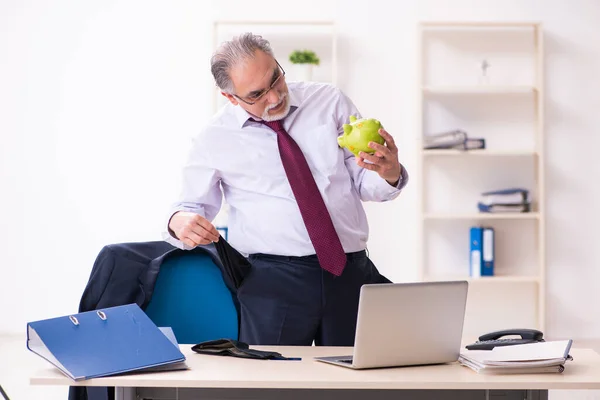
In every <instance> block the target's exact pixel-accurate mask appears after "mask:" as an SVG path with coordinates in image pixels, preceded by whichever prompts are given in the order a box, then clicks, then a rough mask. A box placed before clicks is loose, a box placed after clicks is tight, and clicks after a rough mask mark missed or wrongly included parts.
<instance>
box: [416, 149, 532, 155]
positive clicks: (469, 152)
mask: <svg viewBox="0 0 600 400" xmlns="http://www.w3.org/2000/svg"><path fill="white" fill-rule="evenodd" d="M421 153H422V154H423V156H461V157H477V156H486V157H488V156H489V157H523V156H537V155H538V153H537V152H536V151H527V150H523V151H520V150H491V149H477V150H455V149H431V150H422V151H421Z"/></svg>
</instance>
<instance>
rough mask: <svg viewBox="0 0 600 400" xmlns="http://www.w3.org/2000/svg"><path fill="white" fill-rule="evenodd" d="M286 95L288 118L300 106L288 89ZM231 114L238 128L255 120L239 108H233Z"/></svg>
mask: <svg viewBox="0 0 600 400" xmlns="http://www.w3.org/2000/svg"><path fill="white" fill-rule="evenodd" d="M288 93H289V94H288V96H289V97H290V112H289V113H288V115H287V116H290V115H292V114H293V113H294V112H295V111H296V110H297V109H298V107H299V106H300V101H299V100H298V96H296V94H295V93H294V92H293V91H292V90H291V89H289V91H288ZM233 113H234V115H235V119H236V121H237V123H238V126H239V127H240V128H245V127H246V125H248V124H249V123H252V121H253V120H254V118H255V117H254V115H252V114H250V113H249V112H248V111H246V110H244V109H243V108H242V107H240V106H235V107H234V109H233ZM287 116H286V117H287Z"/></svg>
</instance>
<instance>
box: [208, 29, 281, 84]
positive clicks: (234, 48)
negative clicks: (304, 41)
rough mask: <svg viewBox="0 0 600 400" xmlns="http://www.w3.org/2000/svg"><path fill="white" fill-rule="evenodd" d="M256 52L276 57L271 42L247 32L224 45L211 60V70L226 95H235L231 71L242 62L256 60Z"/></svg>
mask: <svg viewBox="0 0 600 400" xmlns="http://www.w3.org/2000/svg"><path fill="white" fill-rule="evenodd" d="M256 50H261V51H262V52H264V53H266V54H268V55H270V56H272V57H275V56H274V55H273V50H272V49H271V45H270V44H269V41H268V40H266V39H263V37H262V36H259V35H255V34H253V33H250V32H247V33H244V34H242V35H240V36H236V37H234V38H233V39H231V40H230V41H227V42H224V43H222V44H221V45H220V46H219V48H218V49H217V51H215V53H214V54H213V56H212V58H211V60H210V70H211V72H212V74H213V78H215V83H216V85H217V86H218V87H219V88H220V89H221V90H222V91H224V92H225V93H230V94H232V93H233V82H231V77H230V76H229V71H230V70H231V68H233V67H234V66H235V65H237V63H239V62H240V61H243V60H246V59H249V58H254V53H255V52H256Z"/></svg>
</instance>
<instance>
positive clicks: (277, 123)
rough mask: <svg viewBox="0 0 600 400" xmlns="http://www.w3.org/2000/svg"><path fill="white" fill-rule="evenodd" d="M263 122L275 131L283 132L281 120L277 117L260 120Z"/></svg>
mask: <svg viewBox="0 0 600 400" xmlns="http://www.w3.org/2000/svg"><path fill="white" fill-rule="evenodd" d="M261 122H262V123H263V124H265V125H266V126H268V127H269V128H271V129H273V130H274V131H275V132H285V129H283V120H281V119H278V120H277V121H261Z"/></svg>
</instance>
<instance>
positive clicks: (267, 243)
mask: <svg viewBox="0 0 600 400" xmlns="http://www.w3.org/2000/svg"><path fill="white" fill-rule="evenodd" d="M288 88H289V96H290V98H289V101H290V104H291V108H290V113H289V114H288V116H287V117H286V118H285V119H284V121H283V125H284V128H285V129H286V131H287V132H288V134H289V135H290V136H291V137H292V138H293V139H294V140H295V141H296V142H297V143H298V146H300V149H302V152H303V153H304V156H305V157H306V160H307V162H308V165H309V167H310V169H311V171H312V173H313V176H314V178H315V181H316V183H317V186H318V188H319V191H320V192H321V195H322V196H323V200H324V201H325V204H326V205H327V209H328V210H329V213H330V215H331V218H332V220H333V225H334V227H335V229H336V231H337V233H338V235H339V237H340V240H341V242H342V246H343V248H344V251H345V252H347V253H348V252H355V251H360V250H364V249H365V248H366V244H367V239H368V236H369V227H368V223H367V218H366V215H365V211H364V209H363V207H362V204H361V200H362V201H380V202H381V201H388V200H392V199H394V198H396V197H397V196H398V195H399V194H400V190H401V189H402V188H403V187H404V186H405V185H406V183H407V180H408V175H407V173H406V171H405V170H404V168H402V170H403V173H402V177H401V178H400V181H399V182H398V185H397V186H396V187H393V186H391V185H390V184H389V183H387V182H386V181H385V180H384V179H382V178H381V177H380V176H379V175H378V174H377V173H376V172H373V171H369V170H366V169H364V168H362V167H360V166H358V165H357V164H356V160H355V157H354V155H353V154H352V153H350V151H348V150H347V149H342V148H340V147H339V146H338V143H337V137H338V135H340V134H342V133H343V127H342V126H343V124H345V123H349V117H350V115H355V116H357V118H360V114H359V113H358V110H357V109H356V107H355V106H354V104H353V103H352V101H351V100H350V99H349V98H348V97H346V96H345V95H344V94H343V93H342V92H341V91H340V90H339V89H337V88H336V87H334V86H331V85H328V84H322V83H307V82H297V83H296V82H289V83H288ZM250 117H252V116H251V115H250V114H248V113H247V112H246V111H245V110H244V109H243V108H241V107H239V106H234V105H232V104H227V105H225V106H224V107H223V108H222V109H221V110H220V111H219V112H218V113H217V114H216V115H215V116H214V117H213V118H212V120H211V121H210V122H209V123H208V125H207V126H206V127H205V128H204V129H203V130H202V131H201V132H200V133H199V134H198V135H197V136H196V137H195V138H194V140H193V146H192V149H191V152H190V154H189V158H188V161H187V163H186V165H185V167H184V171H183V187H182V193H181V196H180V198H179V201H178V202H176V203H175V204H174V205H173V208H172V209H171V211H170V212H169V218H170V217H171V216H172V215H173V214H174V213H175V212H177V211H191V212H194V213H198V214H200V215H202V216H203V217H205V218H207V219H208V220H209V221H212V220H213V219H214V218H215V216H216V215H217V213H218V212H219V210H220V208H221V199H222V194H223V195H224V198H225V201H226V202H227V204H228V205H229V207H230V210H229V220H228V241H229V243H230V244H231V245H232V246H233V247H234V248H235V249H237V250H238V251H239V252H241V253H242V254H244V255H248V254H253V253H265V254H276V255H286V256H305V255H310V254H315V250H314V247H313V245H312V243H311V241H310V238H309V236H308V232H307V230H306V228H305V226H304V222H303V220H302V216H301V215H300V210H299V208H298V204H297V203H296V200H295V198H294V195H293V193H292V189H291V187H290V184H289V182H288V179H287V177H286V174H285V171H284V169H283V165H282V163H281V158H280V156H279V149H278V147H277V134H276V133H275V132H274V131H272V130H271V129H270V128H268V127H266V126H264V125H263V124H261V123H260V122H254V121H253V120H249V118H250ZM163 237H164V238H165V240H167V241H168V242H169V243H171V244H173V245H175V246H177V247H179V248H183V249H187V248H188V246H186V245H184V244H183V243H182V242H181V241H179V240H177V239H176V238H174V237H173V236H171V235H170V234H169V233H168V229H165V232H164V233H163Z"/></svg>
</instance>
